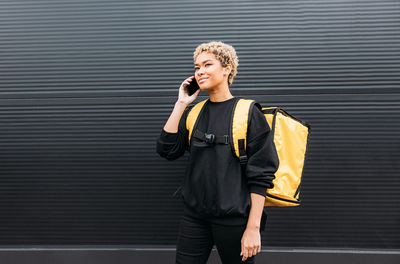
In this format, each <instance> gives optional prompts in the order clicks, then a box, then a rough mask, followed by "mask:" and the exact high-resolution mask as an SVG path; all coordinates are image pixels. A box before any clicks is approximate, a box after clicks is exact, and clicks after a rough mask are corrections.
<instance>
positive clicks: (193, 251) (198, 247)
mask: <svg viewBox="0 0 400 264" xmlns="http://www.w3.org/2000/svg"><path fill="white" fill-rule="evenodd" d="M245 229H246V224H244V225H239V226H226V225H217V224H213V223H209V222H207V221H206V220H202V219H197V218H193V217H190V216H188V215H183V217H182V219H181V222H180V226H179V235H178V242H177V248H176V262H175V263H176V264H195V263H196V264H206V263H207V260H208V257H209V256H210V253H211V250H212V248H213V246H214V244H215V245H216V247H217V250H218V254H219V256H220V258H221V261H222V263H223V264H236V263H238V264H239V263H240V264H244V263H255V262H254V258H255V256H252V257H251V258H247V260H246V261H244V262H242V256H240V252H241V249H242V248H241V239H242V236H243V233H244V231H245Z"/></svg>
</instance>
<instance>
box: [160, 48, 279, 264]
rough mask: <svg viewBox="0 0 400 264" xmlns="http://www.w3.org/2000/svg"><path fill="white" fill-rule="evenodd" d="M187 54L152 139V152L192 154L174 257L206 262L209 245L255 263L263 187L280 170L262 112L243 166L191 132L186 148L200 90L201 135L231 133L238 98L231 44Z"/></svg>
mask: <svg viewBox="0 0 400 264" xmlns="http://www.w3.org/2000/svg"><path fill="white" fill-rule="evenodd" d="M193 59H194V71H195V75H194V76H191V77H189V78H187V79H186V80H184V81H183V82H182V84H181V86H180V88H179V96H178V100H177V102H176V103H175V106H174V109H173V111H172V113H171V115H170V117H169V119H168V121H167V122H166V124H165V126H164V127H163V129H162V131H161V134H160V136H159V138H158V140H157V152H158V153H159V155H160V156H161V157H164V158H166V159H168V160H175V159H177V158H179V157H181V156H182V155H183V154H184V153H185V151H186V150H187V151H189V152H190V156H189V161H188V164H187V169H186V175H185V178H184V182H183V188H182V198H183V202H184V213H183V217H182V220H181V222H180V227H179V236H178V242H177V251H176V263H180V264H189V263H206V262H207V259H208V257H209V255H210V252H211V250H212V247H213V245H214V244H215V245H216V247H217V250H218V253H219V255H220V257H221V260H222V262H223V263H225V264H234V263H243V261H245V263H255V262H254V256H255V255H256V254H257V253H259V252H260V250H261V237H260V230H264V225H265V221H264V220H265V219H264V217H265V215H264V212H263V209H264V201H265V194H266V189H267V188H272V187H273V184H272V180H273V179H274V178H275V176H274V173H275V171H276V170H277V168H278V157H277V154H276V151H275V146H274V143H273V139H272V137H271V136H272V134H271V133H270V128H269V125H268V123H267V122H266V119H265V117H264V115H263V113H262V112H261V110H260V109H259V108H257V107H253V108H252V112H251V113H250V115H249V118H250V121H249V125H248V132H247V149H246V152H247V156H248V163H247V166H246V170H245V171H242V169H241V167H240V163H239V159H238V158H237V157H235V156H234V155H233V153H232V151H231V147H230V145H229V144H215V143H214V144H213V143H210V142H209V141H204V137H196V136H193V137H192V141H191V144H190V146H189V144H188V131H187V129H186V118H187V115H188V113H189V111H190V109H191V108H190V107H188V105H189V104H190V103H192V102H193V101H194V100H195V99H196V98H197V96H198V95H199V93H200V90H202V91H207V92H208V95H209V99H208V101H207V102H206V104H205V105H204V109H203V111H202V113H201V115H200V116H199V120H198V125H197V128H198V129H199V131H204V132H205V133H207V134H211V133H212V134H214V135H216V136H222V135H229V129H230V127H231V125H232V124H231V123H230V121H231V120H230V117H231V115H232V113H233V109H234V106H235V103H236V102H237V100H238V98H236V97H234V96H232V94H231V92H230V86H231V84H232V82H233V79H234V77H235V76H236V73H237V66H238V58H237V56H236V52H235V49H234V48H233V47H232V46H230V45H228V44H225V43H223V42H215V41H213V42H209V43H203V44H201V45H199V46H198V47H197V48H196V50H195V52H194V56H193ZM193 78H195V79H196V81H197V83H198V84H199V87H200V90H197V91H196V92H195V93H194V94H193V95H191V96H189V95H188V94H187V92H186V89H185V88H186V86H187V85H188V84H189V83H190V82H191V81H192V80H193ZM201 138H202V139H201ZM266 157H267V158H269V160H266ZM261 220H263V221H261Z"/></svg>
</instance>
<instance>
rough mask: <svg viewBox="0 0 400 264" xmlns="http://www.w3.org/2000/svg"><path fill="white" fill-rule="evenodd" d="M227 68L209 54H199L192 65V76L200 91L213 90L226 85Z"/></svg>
mask: <svg viewBox="0 0 400 264" xmlns="http://www.w3.org/2000/svg"><path fill="white" fill-rule="evenodd" d="M228 75H229V66H227V67H225V68H224V67H222V65H221V62H220V61H219V60H218V59H217V58H216V57H215V55H214V54H213V53H211V52H202V53H200V54H199V55H198V56H197V58H196V60H195V64H194V76H195V78H196V81H197V83H198V84H199V86H200V89H201V90H214V89H218V88H220V87H222V86H223V85H225V84H228V81H227V80H228Z"/></svg>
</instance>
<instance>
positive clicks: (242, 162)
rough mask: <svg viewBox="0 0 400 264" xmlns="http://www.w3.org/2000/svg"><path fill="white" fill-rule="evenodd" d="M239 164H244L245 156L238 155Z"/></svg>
mask: <svg viewBox="0 0 400 264" xmlns="http://www.w3.org/2000/svg"><path fill="white" fill-rule="evenodd" d="M239 161H240V164H242V165H245V164H246V163H247V156H239Z"/></svg>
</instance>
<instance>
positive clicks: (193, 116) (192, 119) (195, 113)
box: [186, 99, 208, 145]
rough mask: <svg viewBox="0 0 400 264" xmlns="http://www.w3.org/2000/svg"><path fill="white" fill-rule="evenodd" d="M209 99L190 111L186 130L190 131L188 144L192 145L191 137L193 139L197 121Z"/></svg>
mask: <svg viewBox="0 0 400 264" xmlns="http://www.w3.org/2000/svg"><path fill="white" fill-rule="evenodd" d="M207 100H208V99H205V100H203V101H201V102H198V103H197V104H196V105H194V106H193V107H192V109H190V112H189V114H188V116H187V118H186V129H187V130H188V131H189V139H188V143H189V145H190V142H191V140H190V139H191V137H192V132H193V128H194V126H195V125H196V123H197V122H196V121H197V119H198V117H199V115H200V112H201V110H202V109H203V106H204V104H205V103H206V102H207Z"/></svg>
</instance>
